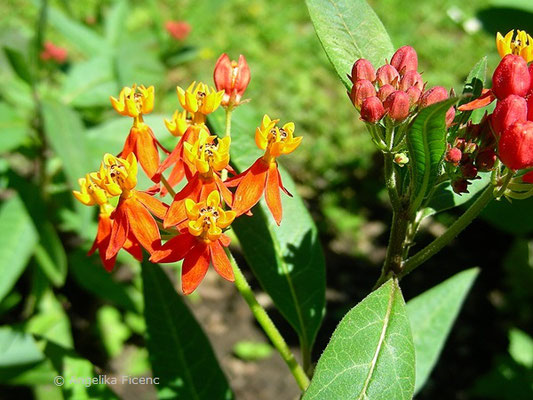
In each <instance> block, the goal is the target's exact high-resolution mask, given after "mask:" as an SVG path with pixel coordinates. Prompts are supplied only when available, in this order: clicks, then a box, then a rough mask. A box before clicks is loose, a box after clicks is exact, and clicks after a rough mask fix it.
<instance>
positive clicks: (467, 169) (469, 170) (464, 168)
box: [461, 162, 477, 179]
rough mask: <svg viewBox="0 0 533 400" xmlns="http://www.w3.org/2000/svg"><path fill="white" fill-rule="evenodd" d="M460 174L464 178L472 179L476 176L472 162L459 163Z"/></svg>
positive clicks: (475, 169)
mask: <svg viewBox="0 0 533 400" xmlns="http://www.w3.org/2000/svg"><path fill="white" fill-rule="evenodd" d="M461 174H462V175H463V177H464V178H465V179H474V178H475V177H476V176H477V168H476V167H474V164H473V163H472V162H468V163H466V164H463V165H461Z"/></svg>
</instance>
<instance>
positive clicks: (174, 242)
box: [150, 232, 196, 263]
mask: <svg viewBox="0 0 533 400" xmlns="http://www.w3.org/2000/svg"><path fill="white" fill-rule="evenodd" d="M195 243H196V238H195V237H194V236H193V235H191V234H190V233H188V232H186V233H183V234H181V235H178V236H175V237H173V238H172V239H170V240H169V241H168V242H166V243H165V244H164V245H163V246H162V247H161V250H158V251H156V252H154V254H152V256H151V257H150V261H152V262H159V263H169V262H176V261H179V260H181V259H183V258H184V257H185V256H186V255H187V253H188V252H189V251H190V250H191V247H192V246H193V245H194V244H195Z"/></svg>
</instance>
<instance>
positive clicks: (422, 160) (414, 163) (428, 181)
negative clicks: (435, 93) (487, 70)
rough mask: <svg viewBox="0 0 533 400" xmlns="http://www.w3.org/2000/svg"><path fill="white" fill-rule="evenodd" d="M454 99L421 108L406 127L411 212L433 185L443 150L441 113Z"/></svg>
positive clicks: (443, 137) (444, 136) (443, 119)
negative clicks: (407, 128)
mask: <svg viewBox="0 0 533 400" xmlns="http://www.w3.org/2000/svg"><path fill="white" fill-rule="evenodd" d="M456 102H457V99H456V98H452V99H448V100H445V101H442V102H440V103H436V104H432V105H431V106H429V107H427V108H424V109H423V110H421V111H420V112H419V113H418V115H417V116H416V117H415V119H414V121H413V122H412V124H411V126H410V127H409V130H408V131H407V147H408V149H409V159H410V160H411V182H412V183H411V184H412V186H413V187H412V193H411V209H410V211H411V213H414V212H416V211H417V210H418V208H419V207H420V205H421V204H422V201H423V200H424V198H425V197H426V195H427V194H428V192H429V191H430V190H431V189H432V188H433V185H434V184H435V181H436V179H437V177H438V175H439V173H440V168H441V162H442V157H443V156H444V152H445V150H446V125H445V116H446V112H447V111H448V109H449V108H450V107H451V106H452V105H453V104H455V103H456Z"/></svg>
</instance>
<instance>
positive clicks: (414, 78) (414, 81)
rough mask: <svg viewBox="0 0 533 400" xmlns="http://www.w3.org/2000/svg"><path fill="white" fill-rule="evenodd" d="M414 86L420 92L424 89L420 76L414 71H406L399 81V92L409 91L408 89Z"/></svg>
mask: <svg viewBox="0 0 533 400" xmlns="http://www.w3.org/2000/svg"><path fill="white" fill-rule="evenodd" d="M412 86H415V87H417V88H418V89H420V90H423V89H424V80H423V79H422V75H420V74H419V73H418V72H416V71H407V72H406V73H405V75H404V76H403V78H402V79H401V80H400V90H405V91H407V89H409V88H410V87H412Z"/></svg>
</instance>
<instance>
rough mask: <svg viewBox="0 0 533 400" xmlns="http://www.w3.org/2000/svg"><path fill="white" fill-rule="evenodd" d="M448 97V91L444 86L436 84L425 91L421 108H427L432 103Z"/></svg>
mask: <svg viewBox="0 0 533 400" xmlns="http://www.w3.org/2000/svg"><path fill="white" fill-rule="evenodd" d="M447 98H448V91H447V90H446V88H444V87H442V86H435V87H432V88H431V89H428V90H426V91H425V92H424V94H423V95H422V97H420V101H419V104H420V108H426V107H428V106H430V105H432V104H435V103H438V102H439V101H443V100H446V99H447Z"/></svg>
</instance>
